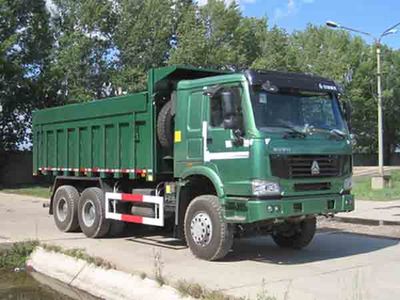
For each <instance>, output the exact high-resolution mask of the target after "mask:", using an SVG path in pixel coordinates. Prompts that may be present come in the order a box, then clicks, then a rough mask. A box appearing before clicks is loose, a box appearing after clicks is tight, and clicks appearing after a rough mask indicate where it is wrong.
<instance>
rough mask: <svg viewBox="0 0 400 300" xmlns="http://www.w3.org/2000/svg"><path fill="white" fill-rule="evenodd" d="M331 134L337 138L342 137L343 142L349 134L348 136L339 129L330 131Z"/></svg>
mask: <svg viewBox="0 0 400 300" xmlns="http://www.w3.org/2000/svg"><path fill="white" fill-rule="evenodd" d="M329 133H330V134H331V135H335V136H337V137H340V138H341V139H342V140H343V139H345V138H346V136H347V134H346V133H345V132H343V131H341V130H339V129H336V128H334V129H331V130H330V131H329Z"/></svg>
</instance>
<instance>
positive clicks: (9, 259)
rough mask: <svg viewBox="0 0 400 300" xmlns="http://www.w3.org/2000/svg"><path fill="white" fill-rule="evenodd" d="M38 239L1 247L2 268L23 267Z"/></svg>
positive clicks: (0, 262)
mask: <svg viewBox="0 0 400 300" xmlns="http://www.w3.org/2000/svg"><path fill="white" fill-rule="evenodd" d="M38 245H39V242H38V241H27V242H19V243H14V244H13V245H12V246H11V247H10V248H5V249H0V270H13V269H15V268H23V267H24V266H25V263H26V261H27V259H28V257H29V255H31V253H32V252H33V250H35V248H36V247H37V246H38Z"/></svg>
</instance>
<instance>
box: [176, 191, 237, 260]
mask: <svg viewBox="0 0 400 300" xmlns="http://www.w3.org/2000/svg"><path fill="white" fill-rule="evenodd" d="M184 226H185V238H186V242H187V244H188V246H189V248H190V250H191V251H192V253H193V254H194V255H195V256H197V257H198V258H201V259H205V260H217V259H221V258H223V257H224V256H225V255H226V254H227V253H228V251H229V250H230V249H231V247H232V244H233V226H232V224H227V223H225V222H224V221H223V218H222V209H221V205H220V203H219V200H218V197H217V196H214V195H202V196H198V197H196V198H194V199H193V200H192V202H191V203H190V204H189V206H188V208H187V210H186V214H185V222H184Z"/></svg>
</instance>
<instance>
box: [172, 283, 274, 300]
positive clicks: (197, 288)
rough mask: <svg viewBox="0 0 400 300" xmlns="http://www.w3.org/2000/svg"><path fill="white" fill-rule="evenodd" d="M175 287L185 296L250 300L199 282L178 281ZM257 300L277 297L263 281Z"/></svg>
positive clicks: (204, 299)
mask: <svg viewBox="0 0 400 300" xmlns="http://www.w3.org/2000/svg"><path fill="white" fill-rule="evenodd" d="M175 288H176V289H177V291H178V292H179V293H180V295H181V296H183V297H188V296H189V297H192V298H195V299H201V300H249V298H243V297H241V298H238V297H233V296H228V295H225V294H224V293H223V292H220V291H212V290H209V289H207V288H204V287H202V286H201V285H200V284H198V283H191V282H187V281H185V280H181V281H178V282H177V284H176V285H175ZM256 300H276V298H275V297H271V296H268V294H267V292H266V290H265V286H264V283H263V288H262V291H261V292H259V293H258V294H257V298H256Z"/></svg>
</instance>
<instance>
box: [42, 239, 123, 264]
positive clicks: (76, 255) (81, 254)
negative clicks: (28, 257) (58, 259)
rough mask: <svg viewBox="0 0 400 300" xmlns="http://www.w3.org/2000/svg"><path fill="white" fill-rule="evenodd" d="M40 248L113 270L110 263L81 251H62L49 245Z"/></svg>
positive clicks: (58, 247) (60, 248)
mask: <svg viewBox="0 0 400 300" xmlns="http://www.w3.org/2000/svg"><path fill="white" fill-rule="evenodd" d="M40 246H41V247H42V248H43V249H45V250H47V251H51V252H56V253H61V254H64V255H67V256H71V257H74V258H76V259H82V260H84V261H86V262H88V263H89V264H93V265H95V266H97V267H102V268H104V269H107V270H109V269H115V266H114V265H113V264H112V263H110V262H108V261H106V260H105V259H103V258H101V257H97V256H90V255H89V254H87V253H86V252H85V250H83V249H63V248H62V247H60V246H56V245H49V244H40Z"/></svg>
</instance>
